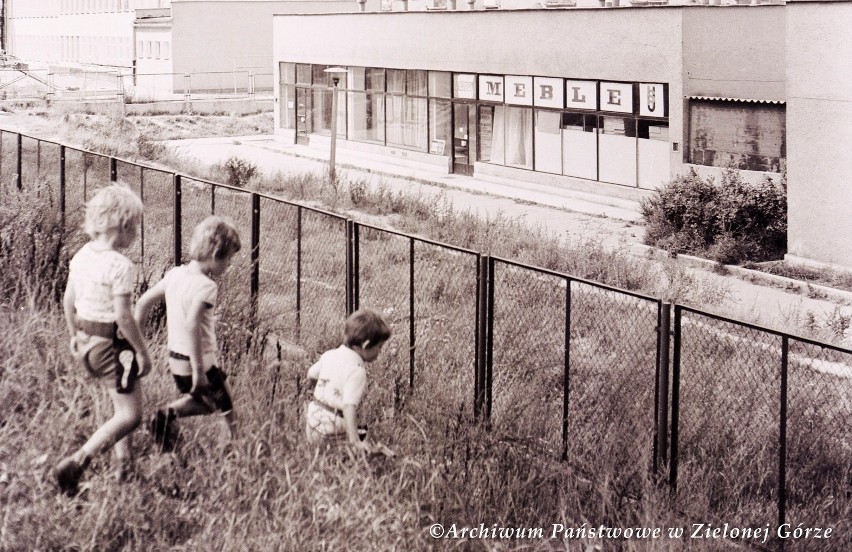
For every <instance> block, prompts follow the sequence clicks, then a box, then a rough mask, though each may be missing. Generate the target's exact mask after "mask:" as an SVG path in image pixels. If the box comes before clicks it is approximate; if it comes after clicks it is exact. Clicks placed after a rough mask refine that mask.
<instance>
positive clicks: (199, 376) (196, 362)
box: [186, 299, 213, 393]
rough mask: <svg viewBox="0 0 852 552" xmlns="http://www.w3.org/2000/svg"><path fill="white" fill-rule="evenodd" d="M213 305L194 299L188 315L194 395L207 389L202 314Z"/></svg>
mask: <svg viewBox="0 0 852 552" xmlns="http://www.w3.org/2000/svg"><path fill="white" fill-rule="evenodd" d="M212 308H213V305H211V304H210V303H207V302H206V301H204V300H202V299H193V301H192V303H191V304H190V305H189V310H188V311H187V313H186V331H187V333H188V334H189V365H190V366H191V367H192V389H190V391H189V392H190V393H194V392H196V391H198V390H199V389H203V388H205V387H207V375H206V374H205V373H204V351H202V350H201V324H200V323H199V320H200V318H201V314H202V313H204V312H205V311H206V310H207V309H212Z"/></svg>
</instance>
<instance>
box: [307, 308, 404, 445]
mask: <svg viewBox="0 0 852 552" xmlns="http://www.w3.org/2000/svg"><path fill="white" fill-rule="evenodd" d="M390 336H391V330H390V328H389V327H388V325H387V324H386V323H385V321H384V320H383V319H382V317H381V316H379V315H378V314H376V313H375V312H373V311H371V310H366V309H365V310H359V311H356V312H354V313H352V314H351V315H350V316H349V317H348V318H347V319H346V322H345V324H344V329H343V344H342V345H341V346H340V347H338V348H336V349H332V350H330V351H326V352H325V353H323V354H322V355H321V356H320V358H319V360H318V361H317V362H316V364H314V365H313V366H311V367H310V369H309V370H308V379H309V380H313V381H315V382H316V384H315V387H314V393H313V399H312V400H311V401H310V402H309V403H308V405H307V409H306V420H307V425H306V428H305V430H306V432H307V438H308V441H309V442H311V443H321V442H323V441H327V440H344V439H345V440H346V441H348V442H349V443H350V444H352V445H355V446H357V447H359V448H362V449H364V450H367V451H371V449H372V447H370V445H369V444H368V443H367V441H365V440H362V439H363V436H359V434H358V431H359V428H358V405H359V404H360V403H361V398H362V397H363V395H364V391H365V389H366V387H367V370H366V364H367V363H370V362H373V361H374V360H376V359H377V358H378V356H379V353H381V352H382V347H383V346H384V344H385V342H386V341H387V340H388V339H389V338H390Z"/></svg>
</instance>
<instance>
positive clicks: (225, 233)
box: [136, 216, 241, 451]
mask: <svg viewBox="0 0 852 552" xmlns="http://www.w3.org/2000/svg"><path fill="white" fill-rule="evenodd" d="M240 248H241V244H240V237H239V234H237V231H236V229H235V228H234V227H233V226H232V225H231V224H230V223H229V222H227V221H225V220H224V219H222V218H221V217H217V216H210V217H207V218H206V219H204V220H203V221H202V222H201V223H200V224H199V225H198V226H196V227H195V230H194V231H193V234H192V241H191V242H190V247H189V254H190V258H191V261H190V262H189V263H188V264H186V265H183V266H178V267H174V268H172V269H171V270H169V271H168V272H167V273H166V275H165V276H164V277H163V279H162V280H160V281H159V282H157V284H155V285H154V286H153V287H152V288H150V289H149V290H148V291H147V292H145V294H143V295H142V297H140V298H139V301H138V303H137V304H136V320H137V321H138V322H139V323H141V321H143V320H145V319H146V317H147V316H148V313H149V311H150V310H151V308H153V306H154V305H155V304H156V303H157V302H159V301H163V300H165V303H166V328H167V331H168V347H169V368H170V369H171V372H172V376H173V378H174V381H175V385H176V386H177V389H178V391H179V392H180V393H181V394H182V395H183V396H181V397H180V398H179V399H177V400H175V401H173V402H171V403H170V404H169V405H168V406H166V408H165V410H162V409H161V410H158V411H157V413H156V415H155V416H154V419H153V420H151V428H150V429H151V432H152V433H153V435H154V439H155V441H156V442H157V443H158V444H159V445H160V446H161V447H162V449H163V450H164V451H168V450H171V449H172V447H173V446H174V438H175V431H174V421H175V419H177V418H180V417H187V416H198V415H205V414H212V413H213V412H215V411H217V410H218V411H219V412H221V413H222V416H223V418H224V419H225V422H226V424H227V428H228V433H229V436H230V437H231V438H233V437H234V435H235V431H236V427H235V418H236V415H235V414H234V409H233V403H232V401H231V394H230V391H229V390H228V386H227V384H226V383H225V379H226V378H227V376H226V375H225V373H224V372H223V371H222V370H221V369H219V367H218V366H219V361H218V356H219V349H218V346H217V344H216V327H215V319H214V310H215V307H216V304H217V302H218V295H219V286H218V284H217V283H216V280H215V279H216V278H218V277H219V276H221V275H222V274H224V273H225V271H226V270H228V268H229V267H230V266H231V259H232V258H233V256H234V255H235V254H236V253H237V252H238V251H239V250H240Z"/></svg>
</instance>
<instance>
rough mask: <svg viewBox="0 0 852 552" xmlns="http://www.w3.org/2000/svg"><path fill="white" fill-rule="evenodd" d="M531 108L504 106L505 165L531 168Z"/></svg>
mask: <svg viewBox="0 0 852 552" xmlns="http://www.w3.org/2000/svg"><path fill="white" fill-rule="evenodd" d="M532 120H533V118H532V109H530V108H526V107H507V108H506V165H509V166H512V167H520V168H522V169H532V168H533V164H532V161H533V159H532Z"/></svg>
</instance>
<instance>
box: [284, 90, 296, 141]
mask: <svg viewBox="0 0 852 552" xmlns="http://www.w3.org/2000/svg"><path fill="white" fill-rule="evenodd" d="M280 93H281V98H280V101H281V122H280V126H281V128H288V129H291V130H292V129H295V128H296V87H295V86H293V85H292V84H282V85H281V89H280Z"/></svg>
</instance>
